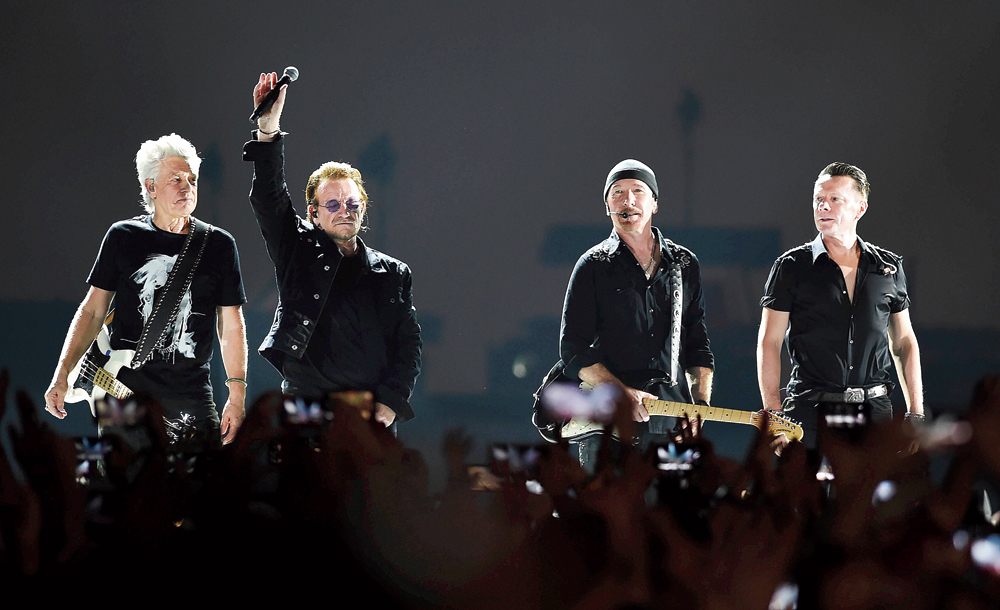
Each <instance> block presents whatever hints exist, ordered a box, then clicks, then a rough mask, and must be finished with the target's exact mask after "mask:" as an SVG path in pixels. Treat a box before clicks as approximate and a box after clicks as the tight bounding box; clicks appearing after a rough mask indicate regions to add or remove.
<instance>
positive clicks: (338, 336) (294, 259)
mask: <svg viewBox="0 0 1000 610" xmlns="http://www.w3.org/2000/svg"><path fill="white" fill-rule="evenodd" d="M277 80H278V77H277V75H276V74H274V73H271V74H261V75H260V78H259V79H258V82H257V84H256V86H255V87H254V104H255V106H256V105H259V104H260V103H261V102H262V101H263V100H264V98H265V97H266V96H267V94H268V93H270V92H271V90H272V89H274V88H275V86H276V83H277ZM285 95H286V90H285V89H284V88H282V90H281V92H280V94H279V95H278V98H277V100H276V101H275V102H274V105H273V106H272V107H271V109H270V110H268V111H267V112H265V113H264V114H263V115H261V117H260V118H259V119H258V120H257V127H258V129H257V130H256V131H255V132H254V136H255V139H254V140H252V141H250V142H247V143H246V144H245V145H244V147H243V159H244V160H246V161H252V162H253V164H254V177H253V187H252V189H251V191H250V204H251V205H252V207H253V210H254V214H255V215H256V217H257V224H258V225H260V230H261V233H262V234H263V236H264V243H265V244H266V245H267V252H268V255H269V256H270V257H271V261H272V262H273V263H274V267H275V272H276V275H277V282H278V308H277V311H276V312H275V315H274V324H273V325H272V327H271V332H270V333H269V334H268V336H267V338H266V339H264V342H263V344H261V346H260V350H259V351H260V353H261V355H262V356H264V358H266V359H267V360H268V362H270V363H271V364H273V365H274V366H275V368H277V369H278V370H279V371H280V372H281V376H282V377H283V378H284V382H283V383H282V391H284V392H285V393H288V394H295V395H299V396H306V397H320V396H324V395H326V394H327V393H328V392H333V391H342V390H369V391H371V392H372V393H373V395H374V397H375V413H374V416H375V419H376V420H377V421H379V422H381V423H383V424H385V425H386V426H389V425H392V424H394V423H396V422H402V421H407V420H409V419H411V418H413V409H412V408H411V407H410V404H409V399H410V394H411V392H412V391H413V384H414V382H415V381H416V378H417V375H418V374H419V372H420V354H421V348H422V343H421V340H420V326H418V325H417V316H416V310H415V309H414V308H413V297H412V293H411V288H410V269H409V267H407V266H406V264H405V263H403V262H402V261H399V260H397V259H394V258H392V257H389V256H386V255H385V254H383V253H381V252H378V251H377V250H375V249H373V248H370V247H368V246H366V245H365V243H364V242H363V241H362V240H361V238H360V237H358V234H359V233H360V232H361V231H362V230H363V222H364V218H365V212H366V211H367V208H368V193H367V192H366V191H365V187H364V182H363V180H362V179H361V172H359V171H358V170H357V169H355V168H353V167H351V166H350V165H349V164H347V163H337V162H333V161H331V162H329V163H324V164H323V165H322V166H320V167H319V168H318V169H317V170H316V171H314V172H313V173H312V175H311V176H310V177H309V180H308V182H307V184H306V205H307V214H308V220H304V219H302V218H300V217H299V216H297V215H296V214H295V210H294V209H293V207H292V200H291V196H290V195H289V193H288V188H287V187H286V185H285V176H284V135H286V134H283V133H282V132H281V130H280V128H279V126H278V123H279V119H280V117H281V112H282V110H283V108H284V104H285Z"/></svg>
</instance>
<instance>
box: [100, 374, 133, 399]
mask: <svg viewBox="0 0 1000 610" xmlns="http://www.w3.org/2000/svg"><path fill="white" fill-rule="evenodd" d="M94 385H96V386H98V387H100V388H103V389H104V391H105V392H107V393H108V394H110V395H112V396H114V397H115V398H117V399H119V400H121V399H123V398H128V397H129V396H131V395H132V390H130V389H128V388H127V387H125V384H123V383H122V382H120V381H118V380H117V379H115V378H114V377H112V376H111V374H110V373H108V372H107V371H105V370H104V369H103V368H98V369H97V370H96V371H95V372H94Z"/></svg>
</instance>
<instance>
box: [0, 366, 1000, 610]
mask: <svg viewBox="0 0 1000 610" xmlns="http://www.w3.org/2000/svg"><path fill="white" fill-rule="evenodd" d="M9 386H10V379H9V373H8V372H7V371H6V370H4V371H3V372H2V373H0V396H2V397H3V398H2V400H0V417H2V416H3V414H4V412H6V410H7V397H8V389H9ZM136 401H137V402H136V403H135V404H136V405H138V407H139V409H138V410H137V411H136V413H137V414H138V415H137V418H138V419H137V420H136V422H135V424H136V425H137V426H140V427H142V428H143V429H144V431H145V433H146V436H145V438H146V442H144V443H142V444H140V445H136V444H134V443H129V442H127V441H126V440H124V439H122V438H119V437H118V436H116V435H115V434H113V433H109V434H106V435H104V436H103V437H102V439H101V441H102V442H103V443H104V444H105V448H104V452H101V451H99V450H97V449H95V445H94V444H93V441H86V442H82V441H79V440H77V441H76V442H74V439H68V438H63V437H61V436H59V435H57V434H55V433H54V432H52V431H51V430H50V429H49V427H48V426H47V425H46V424H45V423H44V422H42V421H41V419H40V417H39V413H40V412H39V410H38V409H37V408H36V405H35V403H34V401H33V400H32V399H31V398H30V397H29V396H28V395H27V394H26V393H24V392H17V393H16V396H15V399H14V405H15V411H16V414H15V415H16V417H14V418H11V419H16V420H17V423H16V424H12V425H10V426H9V427H8V431H7V432H8V434H9V436H10V446H11V448H12V452H11V453H12V456H10V457H11V458H13V459H10V458H8V456H7V455H6V454H5V453H4V452H2V451H0V582H3V583H6V584H5V586H4V595H5V596H6V597H7V599H8V601H10V600H13V599H14V597H15V596H16V594H18V593H28V594H31V595H33V596H34V597H33V598H32V599H42V598H64V599H66V600H82V599H85V598H86V597H88V596H90V597H92V596H94V595H98V596H102V595H114V596H115V599H123V600H129V601H134V602H138V601H140V600H149V599H155V600H162V601H164V602H166V603H171V602H173V600H182V599H192V598H197V599H205V600H212V599H213V598H216V599H220V600H227V601H236V600H239V601H256V602H258V603H263V602H264V600H265V599H268V598H269V596H272V595H273V596H274V599H276V600H280V601H283V602H286V603H287V602H288V601H292V600H296V599H300V598H299V597H298V596H299V595H305V594H308V595H309V596H310V598H312V597H314V596H319V597H318V599H320V600H323V601H326V600H329V601H330V602H334V603H340V602H343V603H350V604H351V605H356V604H358V605H360V604H364V605H371V604H375V605H376V607H380V608H381V607H400V608H484V609H491V608H497V609H500V608H503V609H505V610H509V609H510V608H517V609H519V610H520V609H523V610H529V609H533V608H539V609H549V608H552V609H557V608H558V609H561V608H573V609H579V610H590V609H604V608H692V609H693V608H697V609H729V608H734V609H743V608H747V609H754V608H769V607H770V608H793V607H796V605H797V607H798V608H824V609H830V610H841V609H843V610H847V609H852V610H853V609H858V610H860V609H867V608H907V609H908V610H918V609H923V608H954V609H979V608H996V607H998V606H1000V576H998V575H1000V560H998V557H1000V544H998V541H1000V536H997V528H996V526H995V524H994V521H995V520H994V519H993V515H991V514H989V513H990V509H988V508H984V506H988V503H984V502H983V497H984V494H983V482H984V481H985V482H987V483H989V482H991V481H993V480H995V479H996V477H997V475H1000V378H997V377H990V378H987V379H984V380H983V381H981V382H980V383H979V384H978V386H977V387H976V388H975V392H974V396H973V398H972V401H971V405H970V408H969V411H968V415H967V416H966V417H965V418H964V419H963V420H961V421H952V422H947V421H938V422H935V423H928V424H927V425H919V424H918V425H916V426H914V425H913V423H912V422H911V421H909V420H903V419H897V420H893V421H892V422H888V423H885V424H884V425H878V426H877V427H876V428H873V429H872V430H870V431H869V432H868V433H867V434H866V435H864V436H861V437H845V436H843V435H840V434H837V433H836V432H837V431H836V430H830V429H826V428H824V429H822V430H821V435H822V439H823V448H824V449H823V454H824V456H825V458H826V461H827V462H828V464H829V474H827V475H826V476H823V475H822V474H821V476H819V477H818V476H817V465H816V460H814V459H810V458H811V456H810V455H809V454H808V452H807V451H806V450H805V449H804V447H803V446H802V445H801V444H799V443H792V444H790V445H789V446H788V447H787V448H786V449H785V450H784V451H783V452H782V454H781V456H780V457H775V455H774V453H773V451H772V448H771V441H772V439H771V438H768V437H767V436H766V435H765V434H759V435H758V437H757V439H756V441H755V442H754V443H753V445H752V446H751V448H750V449H749V451H748V455H747V457H746V459H745V460H744V461H743V463H738V462H735V461H732V460H729V459H726V458H724V457H721V456H719V455H718V454H716V453H715V452H714V451H713V449H712V446H711V443H710V442H709V441H708V440H707V439H705V438H703V437H699V436H697V435H696V434H694V433H693V432H692V430H693V429H696V426H685V427H684V428H683V430H682V431H681V432H680V436H679V437H678V438H677V439H676V442H675V446H674V447H673V448H671V450H672V451H673V450H677V451H679V452H683V451H687V450H689V449H690V450H692V451H694V452H696V454H697V457H698V459H697V463H696V465H695V466H693V467H692V468H690V469H680V470H673V471H665V470H663V469H658V468H657V463H658V460H657V458H656V456H655V455H652V452H651V453H650V454H647V455H640V454H639V453H637V452H626V453H625V454H624V456H622V457H621V459H620V460H616V461H612V460H611V459H610V458H609V456H608V454H605V455H603V456H602V461H601V462H599V465H598V470H597V472H596V474H595V475H593V476H589V475H588V474H587V473H585V472H584V470H583V469H582V468H581V467H580V465H579V464H578V463H577V461H576V460H575V459H574V458H573V457H571V455H570V452H569V451H567V450H565V449H566V448H565V447H564V446H561V445H546V446H542V447H541V448H534V449H532V451H533V452H534V453H535V454H536V455H537V456H538V459H537V462H536V463H534V465H533V467H532V468H531V469H523V468H519V467H518V466H519V464H516V463H513V462H510V461H498V462H497V463H495V464H494V465H493V468H492V470H491V471H490V472H483V471H480V470H477V469H476V468H473V467H472V465H471V464H470V460H469V458H470V456H469V453H470V448H471V444H472V443H471V439H470V438H469V437H468V436H467V435H466V434H465V433H464V432H463V431H461V430H454V431H451V432H449V433H448V434H447V435H446V437H445V441H444V446H443V451H444V453H445V456H446V458H447V464H448V477H447V482H446V484H445V485H444V486H443V489H440V490H432V489H430V486H429V476H428V469H427V465H426V463H425V461H424V458H423V456H421V455H420V453H418V452H416V451H414V450H412V449H408V448H407V447H405V446H404V445H403V444H402V443H401V442H400V441H399V440H398V439H397V438H396V437H395V436H393V434H392V433H391V432H390V431H389V430H388V429H386V428H385V427H384V426H382V425H381V424H379V423H377V422H375V420H374V419H373V418H371V417H366V414H365V412H364V411H363V410H361V409H357V408H350V407H349V406H348V405H346V404H343V403H331V404H328V405H325V406H326V408H325V409H324V410H323V411H322V413H323V414H326V415H321V416H319V417H315V416H313V417H305V418H295V417H289V413H290V410H289V409H288V408H287V407H286V399H285V397H283V396H281V395H280V394H279V393H277V392H267V393H264V394H262V395H260V396H259V397H258V398H257V399H256V400H255V401H254V403H253V405H252V407H251V408H250V409H249V410H248V415H247V418H246V421H245V422H244V424H243V426H242V428H241V429H240V430H239V433H238V435H237V437H236V439H235V441H234V442H233V443H232V444H230V445H228V446H226V447H224V448H223V449H222V450H221V451H205V452H199V451H196V450H191V449H184V450H181V449H179V448H178V447H179V446H178V445H177V444H171V443H170V442H169V439H168V436H167V434H166V432H165V429H164V426H163V419H162V416H160V414H159V410H158V406H157V404H156V402H155V400H151V399H143V398H141V397H139V398H137V399H136ZM299 406H300V407H301V406H302V405H301V404H300V405H299ZM293 415H294V413H293ZM314 415H315V414H314ZM617 417H618V418H619V420H620V421H619V422H618V423H619V424H620V425H621V426H622V427H624V428H625V429H627V427H628V426H629V422H628V415H627V413H624V411H622V412H620V413H619V414H618V416H617ZM88 452H90V453H96V454H99V455H91V454H90V453H88ZM941 452H945V453H944V454H945V455H948V456H950V463H949V464H948V467H947V472H946V474H945V475H944V476H943V477H941V480H940V482H938V483H935V477H933V476H931V468H930V465H931V456H933V455H939V454H941ZM498 455H499V454H498ZM671 455H672V456H673V455H675V454H674V453H672V454H671ZM687 455H688V456H690V455H692V454H691V453H689V454H687ZM98 458H99V459H98ZM678 459H680V458H678ZM824 472H825V469H824ZM650 489H652V490H653V491H654V492H655V493H653V494H651V493H650ZM118 596H124V597H118ZM109 599H110V598H109Z"/></svg>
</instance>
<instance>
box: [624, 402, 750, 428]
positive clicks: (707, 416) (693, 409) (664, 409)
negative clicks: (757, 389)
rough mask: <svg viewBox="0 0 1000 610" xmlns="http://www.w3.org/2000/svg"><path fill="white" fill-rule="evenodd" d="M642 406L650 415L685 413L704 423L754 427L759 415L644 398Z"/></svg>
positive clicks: (736, 410)
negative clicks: (713, 422) (714, 422)
mask: <svg viewBox="0 0 1000 610" xmlns="http://www.w3.org/2000/svg"><path fill="white" fill-rule="evenodd" d="M642 404H643V405H644V406H645V407H646V411H647V412H649V414H650V415H669V416H671V417H681V416H683V415H684V414H685V413H687V415H688V417H691V418H695V417H697V416H699V415H701V418H702V419H703V420H705V421H725V422H732V423H734V424H749V425H751V426H756V425H757V424H756V420H757V419H759V417H760V416H759V415H758V414H757V413H755V412H753V411H743V410H741V409H723V408H722V407H707V406H705V405H689V404H687V403H684V402H672V401H669V400H653V399H652V398H644V399H643V401H642Z"/></svg>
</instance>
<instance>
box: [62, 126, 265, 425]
mask: <svg viewBox="0 0 1000 610" xmlns="http://www.w3.org/2000/svg"><path fill="white" fill-rule="evenodd" d="M135 163H136V173H137V176H138V179H139V185H140V189H141V194H142V205H143V207H144V208H145V211H146V212H147V213H146V214H145V215H142V216H136V217H135V218H132V219H129V220H123V221H120V222H117V223H115V224H113V225H112V226H111V228H110V229H109V230H108V233H107V235H106V236H105V238H104V243H103V244H102V245H101V250H100V253H99V254H98V256H97V262H95V263H94V267H93V270H92V271H91V273H90V277H89V278H88V279H87V283H88V284H90V290H89V291H88V292H87V296H86V297H85V298H84V300H83V302H82V303H81V304H80V307H79V309H78V310H77V312H76V315H75V316H74V318H73V322H72V324H71V325H70V329H69V332H68V334H67V336H66V341H65V343H64V345H63V349H62V353H61V354H60V357H59V362H58V364H57V366H56V371H55V374H54V375H53V377H52V383H51V384H50V385H49V388H48V390H47V391H46V393H45V410H46V411H48V412H49V413H51V414H52V415H54V416H55V417H58V418H60V419H62V418H64V417H66V409H65V400H66V398H67V393H68V392H69V391H70V389H71V388H70V387H69V384H68V375H69V373H70V370H71V369H72V368H73V367H74V365H76V363H77V362H78V361H79V360H80V358H81V357H82V356H83V354H84V352H85V351H86V350H87V348H88V346H90V344H91V343H92V342H93V341H94V339H95V338H96V337H97V335H98V333H99V332H100V330H101V327H102V325H103V324H104V321H105V319H106V318H107V316H108V311H109V309H110V307H111V303H112V299H113V300H114V305H115V310H114V319H113V320H112V322H111V324H110V345H111V349H113V350H135V349H137V346H138V345H139V344H140V343H141V342H142V338H143V336H144V335H145V334H147V333H149V332H154V333H156V336H153V337H151V347H150V349H148V350H145V351H146V356H145V357H144V358H143V361H142V362H133V363H132V368H128V367H126V368H123V369H121V371H120V372H118V375H117V379H118V381H120V382H121V383H122V384H124V385H125V386H126V387H127V388H128V389H129V390H131V391H133V392H141V393H142V394H145V395H147V396H150V397H152V398H155V399H157V400H158V401H159V402H160V404H161V405H162V407H163V414H164V417H165V418H166V419H167V420H168V421H177V422H184V423H185V424H187V425H192V426H194V428H195V429H197V430H198V431H199V432H200V435H201V437H202V438H203V439H204V440H205V441H207V442H209V443H211V444H213V445H214V444H217V443H218V440H219V438H220V432H221V436H223V437H224V438H223V441H224V442H230V441H232V439H233V438H234V437H235V435H236V431H237V429H238V428H239V427H240V424H241V423H242V422H243V418H244V414H245V410H244V406H245V401H246V367H247V345H246V327H245V324H244V322H243V309H242V306H243V303H245V302H246V296H245V295H244V292H243V280H242V276H241V274H240V262H239V254H238V253H237V250H236V242H235V240H233V237H232V235H230V234H229V233H227V232H226V231H224V230H222V229H219V228H218V227H213V226H211V225H207V224H205V223H202V222H201V221H196V220H195V219H194V217H193V216H192V214H193V212H194V210H195V207H196V206H197V205H198V170H199V167H200V165H201V160H200V159H199V158H198V152H197V151H196V150H195V148H194V146H193V145H192V144H191V143H190V142H188V141H187V140H185V139H184V138H182V137H180V136H179V135H177V134H170V135H169V136H163V137H161V138H159V139H157V140H148V141H147V142H145V143H144V144H143V145H142V147H141V148H140V149H139V152H138V154H137V155H136V158H135ZM195 228H197V231H196V233H198V234H202V235H204V237H203V238H201V237H199V240H198V244H199V246H198V247H197V249H196V248H194V247H192V248H190V249H186V245H187V244H189V243H193V242H194V241H195V240H190V241H189V239H188V236H189V234H191V233H192V231H195ZM200 244H203V246H201V245H200ZM188 250H190V251H188ZM196 252H197V254H196ZM195 258H196V263H195V262H194V259H195ZM179 259H181V260H179ZM188 262H191V263H193V266H192V268H190V271H188V272H186V273H185V277H184V278H175V284H176V285H179V286H180V287H182V288H184V289H183V290H176V291H175V292H171V290H169V288H168V283H169V281H168V280H170V278H171V277H172V274H171V272H172V271H173V269H174V266H175V265H182V267H181V268H185V269H188V267H187V266H186V263H188ZM182 263H183V264H182ZM175 275H176V274H175ZM188 277H190V279H188ZM187 281H189V282H190V283H189V284H187V285H186V288H185V286H184V284H185V282H187ZM168 293H169V295H170V296H169V298H163V297H164V295H165V294H168ZM167 300H170V301H171V302H170V303H167V302H166V301H167ZM161 308H162V309H163V310H164V311H172V312H173V313H172V315H171V314H168V315H167V316H165V317H163V322H162V324H152V323H151V322H150V320H151V319H152V318H156V317H157V316H156V312H159V310H160V309H161ZM156 326H159V328H160V330H157V331H151V330H150V329H151V328H152V327H156ZM216 332H218V335H219V340H220V344H221V346H222V360H223V364H224V365H225V368H226V375H227V377H229V381H228V382H227V385H228V386H229V396H228V399H227V401H226V404H225V407H224V408H223V411H222V418H221V421H220V418H219V415H218V413H217V412H216V407H215V399H214V394H213V391H212V384H211V380H210V373H211V367H210V361H211V358H212V352H213V349H214V345H213V344H214V337H213V335H214V334H215V333H216Z"/></svg>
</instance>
